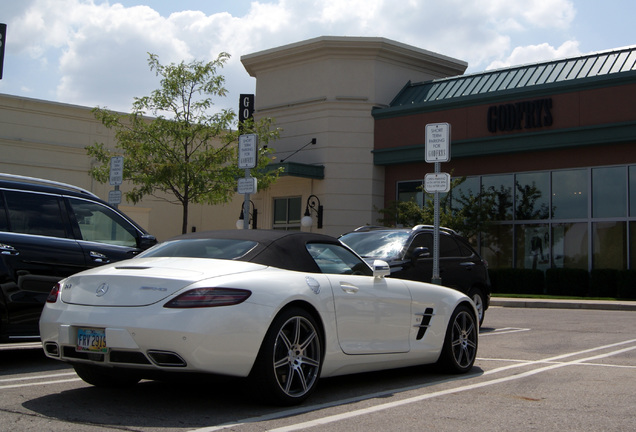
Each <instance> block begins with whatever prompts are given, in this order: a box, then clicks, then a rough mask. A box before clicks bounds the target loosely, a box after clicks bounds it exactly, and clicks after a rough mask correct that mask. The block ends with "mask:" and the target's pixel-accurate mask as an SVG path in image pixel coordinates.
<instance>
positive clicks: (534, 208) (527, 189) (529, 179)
mask: <svg viewBox="0 0 636 432" xmlns="http://www.w3.org/2000/svg"><path fill="white" fill-rule="evenodd" d="M549 217H550V173H548V172H536V173H526V174H517V175H516V176H515V219H516V220H533V219H548V218H549Z"/></svg>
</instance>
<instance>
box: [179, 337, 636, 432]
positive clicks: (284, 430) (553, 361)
mask: <svg viewBox="0 0 636 432" xmlns="http://www.w3.org/2000/svg"><path fill="white" fill-rule="evenodd" d="M628 344H636V339H631V340H628V341H623V342H618V343H615V344H609V345H603V346H600V347H595V348H590V349H587V350H583V351H578V352H573V353H567V354H562V355H559V356H555V357H550V358H547V359H543V360H537V361H526V362H522V363H518V364H515V365H511V366H506V367H502V368H498V369H494V370H491V371H488V372H485V373H484V374H482V376H486V375H491V374H493V373H497V372H502V371H505V370H508V369H512V368H517V367H522V366H532V365H537V364H546V363H547V364H548V365H547V366H544V367H540V368H538V369H533V370H530V371H527V372H523V373H520V374H517V375H512V376H506V377H502V378H496V379H492V380H489V381H484V382H480V383H475V384H469V385H465V386H462V387H458V388H453V389H448V390H441V391H437V392H433V393H427V394H423V395H419V396H415V397H411V398H407V399H403V400H399V401H394V402H388V403H384V404H380V405H375V406H373V407H369V408H364V409H359V410H355V411H349V412H346V413H342V414H337V415H332V416H326V417H322V418H318V419H315V420H311V421H307V422H302V423H297V424H293V425H289V426H285V427H281V428H277V429H272V430H270V432H292V431H298V430H304V429H307V428H311V427H315V426H320V425H325V424H328V423H334V422H337V421H341V420H346V419H350V418H354V417H358V416H363V415H366V414H369V413H374V412H378V411H383V410H387V409H391V408H395V407H399V406H403V405H408V404H411V403H415V402H420V401H423V400H426V399H432V398H435V397H439V396H445V395H449V394H454V393H460V392H464V391H468V390H474V389H478V388H482V387H487V386H491V385H495V384H501V383H505V382H509V381H515V380H519V379H522V378H526V377H528V376H532V375H536V374H539V373H543V372H547V371H551V370H553V369H557V368H562V367H566V366H572V365H579V364H583V363H585V362H589V361H592V360H598V359H601V358H606V357H611V356H614V355H618V354H622V353H625V352H628V351H632V350H636V345H633V346H629V347H626V348H622V349H619V350H616V351H611V352H608V353H604V354H599V355H595V356H591V357H586V358H581V359H576V360H571V361H568V362H558V360H561V359H565V358H568V357H574V356H579V355H582V354H586V353H591V352H595V351H601V350H606V349H610V348H615V347H618V346H621V345H628ZM435 384H439V382H438V383H435ZM408 390H413V388H407V389H396V390H392V391H390V392H388V393H391V394H397V393H400V392H403V391H408ZM369 396H370V395H366V396H363V397H360V398H359V400H364V399H369V398H370V397H369ZM342 403H344V401H340V402H339V403H334V404H333V405H336V404H342ZM333 405H332V406H333ZM322 408H324V406H313V407H305V408H298V409H293V410H285V411H280V412H277V413H273V414H270V415H266V416H261V417H254V418H248V419H244V420H240V421H237V422H235V423H231V424H224V425H219V426H213V427H207V428H201V429H196V430H193V431H191V432H214V431H219V430H223V429H228V428H233V427H238V426H241V425H243V424H250V423H257V422H263V421H268V420H273V419H277V418H283V417H291V416H293V415H297V414H301V413H303V412H311V411H317V410H319V409H322Z"/></svg>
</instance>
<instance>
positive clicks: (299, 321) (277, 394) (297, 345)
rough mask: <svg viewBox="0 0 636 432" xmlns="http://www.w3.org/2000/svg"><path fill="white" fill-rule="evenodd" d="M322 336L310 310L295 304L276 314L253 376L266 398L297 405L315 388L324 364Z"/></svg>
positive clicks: (260, 391) (284, 403)
mask: <svg viewBox="0 0 636 432" xmlns="http://www.w3.org/2000/svg"><path fill="white" fill-rule="evenodd" d="M322 361H323V350H322V337H321V334H320V331H319V330H318V325H317V324H316V321H315V320H314V318H313V317H312V316H311V314H309V313H308V312H307V311H305V310H303V309H300V308H291V309H288V310H285V311H283V312H282V313H281V314H280V315H279V316H277V317H276V319H275V320H274V322H273V323H272V325H271V327H270V328H269V330H268V332H267V334H266V336H265V339H264V340H263V345H262V346H261V350H260V352H259V355H258V358H257V360H256V364H255V365H254V370H253V371H252V378H253V379H254V381H255V383H256V384H257V385H258V387H259V389H258V391H259V393H260V395H261V397H262V398H263V400H265V401H271V402H275V403H277V404H279V405H294V404H297V403H300V402H302V401H304V400H305V399H307V398H308V397H309V395H310V394H311V393H312V392H313V391H314V390H315V388H316V385H317V383H318V378H319V377H320V370H321V368H322Z"/></svg>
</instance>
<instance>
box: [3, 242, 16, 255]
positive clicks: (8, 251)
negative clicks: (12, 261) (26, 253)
mask: <svg viewBox="0 0 636 432" xmlns="http://www.w3.org/2000/svg"><path fill="white" fill-rule="evenodd" d="M0 255H13V256H16V255H20V252H18V250H17V249H16V248H14V247H13V246H11V245H8V244H4V243H0Z"/></svg>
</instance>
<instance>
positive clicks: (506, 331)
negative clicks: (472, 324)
mask: <svg viewBox="0 0 636 432" xmlns="http://www.w3.org/2000/svg"><path fill="white" fill-rule="evenodd" d="M526 331H530V329H529V328H517V327H504V328H500V329H494V330H490V331H480V332H479V337H480V338H481V337H484V336H492V335H502V334H509V333H517V332H526Z"/></svg>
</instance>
